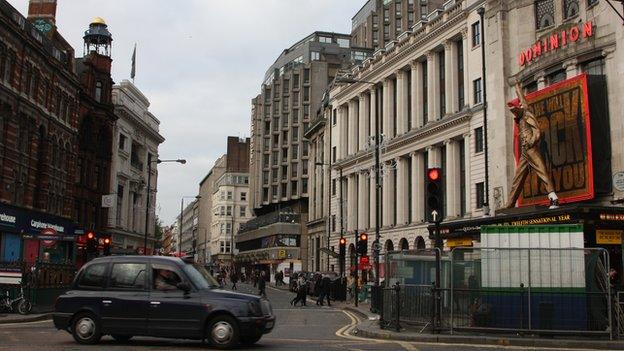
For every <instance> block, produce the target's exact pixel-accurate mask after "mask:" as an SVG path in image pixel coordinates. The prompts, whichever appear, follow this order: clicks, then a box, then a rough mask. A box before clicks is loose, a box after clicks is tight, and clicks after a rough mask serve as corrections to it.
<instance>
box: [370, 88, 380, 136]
mask: <svg viewBox="0 0 624 351" xmlns="http://www.w3.org/2000/svg"><path fill="white" fill-rule="evenodd" d="M369 91H370V97H369V102H370V108H369V109H368V112H369V114H368V126H369V127H368V131H369V134H368V135H369V136H374V135H375V118H376V117H378V116H377V115H376V113H377V90H376V88H375V87H372V88H370V90H369Z"/></svg>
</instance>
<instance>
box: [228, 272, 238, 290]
mask: <svg viewBox="0 0 624 351" xmlns="http://www.w3.org/2000/svg"><path fill="white" fill-rule="evenodd" d="M230 280H231V281H232V290H238V289H237V288H236V283H238V275H237V274H236V272H233V273H232V274H231V275H230Z"/></svg>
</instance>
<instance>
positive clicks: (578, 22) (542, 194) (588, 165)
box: [429, 0, 624, 276]
mask: <svg viewBox="0 0 624 351" xmlns="http://www.w3.org/2000/svg"><path fill="white" fill-rule="evenodd" d="M484 5H485V14H484V18H485V20H484V26H485V31H484V37H483V40H484V43H485V55H484V56H485V62H486V74H485V76H486V79H485V83H486V88H487V126H486V128H487V135H488V137H487V138H486V139H487V141H486V142H487V147H486V153H487V157H488V160H489V167H488V173H487V175H486V184H487V189H488V190H489V194H488V195H489V196H487V198H488V200H489V201H488V202H489V207H490V211H489V212H490V213H489V216H487V215H486V216H482V217H479V218H477V217H474V216H473V217H471V218H446V219H445V220H444V221H443V222H442V224H441V230H440V233H441V235H442V238H443V239H444V243H445V248H446V249H449V248H452V247H454V246H475V247H478V246H479V244H480V234H481V233H480V227H481V226H482V225H485V224H498V225H543V224H569V223H577V224H581V225H582V226H583V231H584V246H585V247H602V248H605V249H606V250H607V251H608V252H609V256H610V261H611V262H610V266H611V267H613V268H616V270H617V271H618V272H620V276H621V274H622V269H623V263H622V240H623V237H624V233H623V232H624V142H623V141H624V118H623V117H624V101H623V100H622V92H624V49H623V47H622V46H623V45H624V25H623V23H622V19H621V18H620V17H619V16H618V14H617V13H616V9H614V8H612V7H610V6H609V4H608V3H607V1H603V0H539V1H533V0H517V1H485V3H484ZM616 8H617V11H619V12H620V14H621V13H622V11H623V10H622V8H621V7H619V6H616ZM473 28H474V27H473ZM515 82H520V83H521V85H522V87H523V88H524V90H525V92H526V94H527V95H526V97H527V102H528V104H529V105H530V108H531V110H532V111H533V113H534V115H535V117H536V118H537V120H538V122H539V128H540V130H541V132H542V137H541V140H540V145H539V148H540V150H541V153H542V155H543V157H544V160H545V163H546V165H547V167H548V169H549V173H550V175H551V177H552V180H553V185H554V187H555V191H556V193H557V195H558V196H559V200H560V203H561V205H560V207H559V208H557V209H549V208H548V198H547V192H546V187H545V185H544V184H543V182H542V181H541V180H539V179H538V177H537V175H536V174H535V172H534V171H531V172H530V173H529V176H528V177H527V179H526V181H525V182H524V187H523V188H522V192H521V195H520V198H519V200H518V202H517V205H516V208H512V209H504V208H503V207H504V205H505V203H506V202H507V201H508V199H509V192H510V189H511V183H512V179H513V178H514V172H515V168H516V158H517V157H518V148H519V147H518V137H517V127H516V126H515V123H514V118H513V115H512V114H511V112H510V111H509V109H508V107H507V102H510V101H512V100H514V99H515V98H516V93H515V90H514V87H513V84H514V83H515ZM429 232H430V238H431V239H433V238H434V228H433V226H429Z"/></svg>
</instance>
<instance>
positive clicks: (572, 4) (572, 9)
mask: <svg viewBox="0 0 624 351" xmlns="http://www.w3.org/2000/svg"><path fill="white" fill-rule="evenodd" d="M578 13H579V0H564V1H563V17H564V18H565V19H568V18H572V17H574V16H576V15H577V14H578Z"/></svg>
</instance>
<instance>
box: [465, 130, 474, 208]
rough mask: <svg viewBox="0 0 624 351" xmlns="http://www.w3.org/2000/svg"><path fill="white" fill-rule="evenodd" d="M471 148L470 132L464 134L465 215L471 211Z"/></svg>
mask: <svg viewBox="0 0 624 351" xmlns="http://www.w3.org/2000/svg"><path fill="white" fill-rule="evenodd" d="M471 155H472V149H471V148H470V133H466V134H464V170H465V172H464V173H465V174H464V177H465V179H464V184H465V185H466V186H465V189H464V191H465V195H464V197H465V201H466V216H469V215H470V213H472V201H471V198H470V189H471V183H472V181H471V180H470V165H471Z"/></svg>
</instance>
